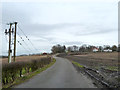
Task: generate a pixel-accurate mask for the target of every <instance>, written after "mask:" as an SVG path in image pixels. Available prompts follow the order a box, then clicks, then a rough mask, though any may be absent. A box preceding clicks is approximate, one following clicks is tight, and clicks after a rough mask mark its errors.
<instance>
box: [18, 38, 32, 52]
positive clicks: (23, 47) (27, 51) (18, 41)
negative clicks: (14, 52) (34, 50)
mask: <svg viewBox="0 0 120 90" xmlns="http://www.w3.org/2000/svg"><path fill="white" fill-rule="evenodd" d="M17 42H18V43H19V45H20V46H22V47H23V48H24V49H25V50H26V51H27V52H29V51H28V50H27V49H26V48H25V47H24V46H23V45H22V43H20V41H19V40H17ZM29 53H30V52H29Z"/></svg>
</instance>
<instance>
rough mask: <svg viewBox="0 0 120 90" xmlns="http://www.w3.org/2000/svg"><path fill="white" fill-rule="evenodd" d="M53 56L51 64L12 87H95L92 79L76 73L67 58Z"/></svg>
mask: <svg viewBox="0 0 120 90" xmlns="http://www.w3.org/2000/svg"><path fill="white" fill-rule="evenodd" d="M55 58H56V63H55V64H54V65H53V66H51V67H50V68H48V69H47V70H45V71H43V72H41V73H40V74H38V75H36V76H34V77H33V78H31V79H30V80H28V81H27V82H24V83H22V84H20V85H17V86H15V87H14V88H95V86H94V85H93V84H92V81H91V80H89V79H87V78H86V77H85V76H83V75H82V74H81V73H78V72H77V71H76V69H75V68H74V66H73V65H72V63H71V62H70V61H69V60H67V59H64V58H60V57H55Z"/></svg>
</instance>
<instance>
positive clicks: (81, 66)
mask: <svg viewBox="0 0 120 90" xmlns="http://www.w3.org/2000/svg"><path fill="white" fill-rule="evenodd" d="M72 63H73V64H75V65H77V66H78V67H80V68H83V67H84V66H83V65H80V64H79V63H77V62H75V61H72Z"/></svg>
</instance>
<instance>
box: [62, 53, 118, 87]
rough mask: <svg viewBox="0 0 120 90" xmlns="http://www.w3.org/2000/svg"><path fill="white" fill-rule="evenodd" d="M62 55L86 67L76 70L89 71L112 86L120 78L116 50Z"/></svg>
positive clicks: (116, 83)
mask: <svg viewBox="0 0 120 90" xmlns="http://www.w3.org/2000/svg"><path fill="white" fill-rule="evenodd" d="M62 57H64V58H67V59H69V60H70V61H72V63H73V64H76V65H77V66H79V67H80V68H81V67H83V66H85V67H87V68H82V69H77V70H78V71H80V72H81V71H85V72H86V71H87V72H88V71H89V72H90V73H91V75H93V76H96V77H98V78H99V79H100V81H105V82H107V83H108V84H110V86H112V87H116V86H119V85H118V82H119V80H120V78H119V77H118V75H119V74H120V73H118V66H119V65H120V62H118V60H119V57H118V52H112V53H108V52H107V53H105V52H97V53H80V54H77V55H75V54H68V55H64V56H62ZM88 68H89V69H88ZM95 72H96V73H95ZM100 87H101V86H100Z"/></svg>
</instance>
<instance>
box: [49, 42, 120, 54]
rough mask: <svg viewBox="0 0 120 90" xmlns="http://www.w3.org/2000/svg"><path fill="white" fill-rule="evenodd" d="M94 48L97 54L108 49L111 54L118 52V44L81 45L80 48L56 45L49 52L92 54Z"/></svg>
mask: <svg viewBox="0 0 120 90" xmlns="http://www.w3.org/2000/svg"><path fill="white" fill-rule="evenodd" d="M94 48H97V49H98V51H99V52H102V51H103V50H107V49H110V50H112V51H113V52H115V51H118V52H120V44H119V45H118V46H116V45H112V46H110V45H104V46H93V45H86V44H83V45H82V46H80V47H79V46H77V45H73V46H69V47H66V46H65V45H63V46H62V45H60V44H57V45H55V46H53V47H52V49H51V51H52V53H64V52H92V51H93V49H94Z"/></svg>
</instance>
